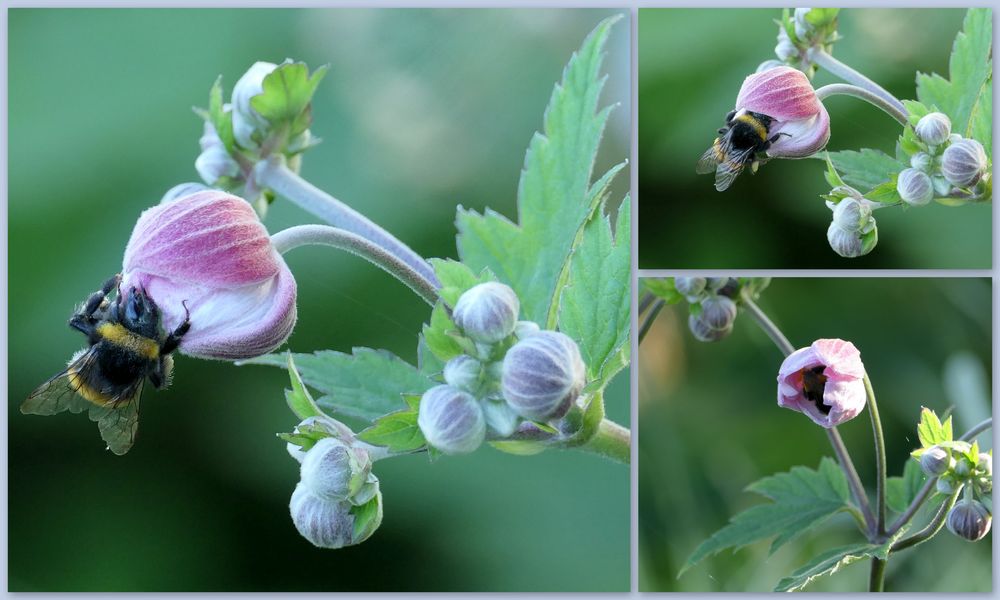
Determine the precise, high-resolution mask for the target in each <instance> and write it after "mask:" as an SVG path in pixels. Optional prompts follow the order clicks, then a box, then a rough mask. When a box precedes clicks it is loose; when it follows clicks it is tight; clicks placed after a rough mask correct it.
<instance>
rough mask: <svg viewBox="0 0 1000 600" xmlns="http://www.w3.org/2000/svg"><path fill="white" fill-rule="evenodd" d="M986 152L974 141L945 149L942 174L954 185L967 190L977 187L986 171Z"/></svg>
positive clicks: (969, 140) (963, 141)
mask: <svg viewBox="0 0 1000 600" xmlns="http://www.w3.org/2000/svg"><path fill="white" fill-rule="evenodd" d="M986 162H987V158H986V150H984V149H983V145H982V144H980V143H979V142H977V141H976V140H973V139H962V140H959V141H958V142H955V143H953V144H951V145H950V146H948V147H947V148H945V151H944V154H943V155H942V157H941V174H942V175H944V178H945V179H947V180H948V181H949V182H950V183H951V184H952V185H955V186H958V187H961V188H967V187H970V186H972V185H975V184H976V183H977V182H978V181H979V178H980V177H982V174H983V171H984V170H985V169H986Z"/></svg>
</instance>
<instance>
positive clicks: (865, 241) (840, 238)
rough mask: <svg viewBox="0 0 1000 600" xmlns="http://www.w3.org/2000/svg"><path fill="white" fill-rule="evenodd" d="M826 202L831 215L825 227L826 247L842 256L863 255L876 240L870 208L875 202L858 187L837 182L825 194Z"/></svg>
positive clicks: (873, 245) (854, 256) (876, 227)
mask: <svg viewBox="0 0 1000 600" xmlns="http://www.w3.org/2000/svg"><path fill="white" fill-rule="evenodd" d="M826 197H827V198H829V200H827V203H826V205H827V206H828V207H829V208H830V210H831V211H833V219H832V220H831V222H830V227H829V228H828V229H827V230H826V239H827V241H828V242H829V243H830V248H832V249H833V251H834V252H836V253H837V254H839V255H840V256H843V257H844V258H857V257H859V256H864V255H865V254H868V253H869V252H871V251H872V249H873V248H875V245H876V244H877V243H878V226H877V224H876V223H875V217H874V216H873V215H872V210H873V209H874V208H877V206H878V205H877V204H876V203H875V202H871V201H869V200H867V199H865V197H864V196H862V195H861V192H859V191H858V190H856V189H854V188H852V187H850V186H847V185H841V186H837V187H835V188H834V189H833V190H832V191H831V192H830V194H829V195H828V196H826Z"/></svg>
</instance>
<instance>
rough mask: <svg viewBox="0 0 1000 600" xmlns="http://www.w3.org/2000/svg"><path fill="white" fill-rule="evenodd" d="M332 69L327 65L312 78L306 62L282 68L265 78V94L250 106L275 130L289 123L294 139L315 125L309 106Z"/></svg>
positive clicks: (257, 97)
mask: <svg viewBox="0 0 1000 600" xmlns="http://www.w3.org/2000/svg"><path fill="white" fill-rule="evenodd" d="M328 69H329V67H327V66H325V65H324V66H322V67H320V68H318V69H316V70H315V71H313V74H312V75H311V76H310V75H309V68H308V67H306V65H305V63H293V62H286V63H283V64H281V65H278V68H276V69H275V70H273V71H271V72H270V73H268V75H267V77H265V78H264V82H263V88H264V91H263V92H262V93H260V94H258V95H256V96H254V97H253V98H251V99H250V106H252V107H253V109H254V110H255V111H257V114H259V115H260V116H262V117H264V119H266V120H267V122H268V123H270V124H271V126H272V127H278V126H280V125H282V124H287V125H288V128H289V135H290V136H291V137H294V136H296V135H299V134H300V133H302V132H303V131H305V130H306V129H308V128H309V125H310V123H312V115H311V111H310V110H309V104H310V102H312V97H313V94H314V93H316V87H317V86H319V82H320V81H321V80H322V79H323V76H324V75H326V72H327V70H328Z"/></svg>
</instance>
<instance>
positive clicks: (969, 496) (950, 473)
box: [919, 442, 993, 542]
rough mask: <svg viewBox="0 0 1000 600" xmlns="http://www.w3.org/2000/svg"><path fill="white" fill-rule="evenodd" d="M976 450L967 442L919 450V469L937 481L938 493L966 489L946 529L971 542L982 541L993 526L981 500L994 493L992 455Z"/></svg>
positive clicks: (987, 508)
mask: <svg viewBox="0 0 1000 600" xmlns="http://www.w3.org/2000/svg"><path fill="white" fill-rule="evenodd" d="M976 450H977V448H976V447H975V446H973V445H971V444H969V443H968V442H949V443H948V444H946V445H938V446H931V447H930V448H926V449H924V450H921V451H919V460H920V468H921V470H923V471H924V473H926V474H927V475H928V476H930V477H937V478H938V479H937V484H936V489H937V491H938V492H939V493H941V494H948V495H950V494H954V493H958V492H959V491H961V490H962V489H963V487H964V489H965V497H964V498H963V499H961V500H959V501H958V502H957V503H956V504H955V506H953V507H952V508H951V510H950V511H949V513H948V520H947V526H948V530H949V531H951V532H952V533H954V534H955V535H957V536H959V537H961V538H963V539H966V540H969V541H972V542H974V541H977V540H980V539H982V538H983V536H985V535H986V534H987V533H989V530H990V527H991V525H992V515H991V512H990V509H989V507H987V506H986V505H985V504H984V503H983V502H981V501H980V500H981V499H982V498H983V497H988V496H990V494H991V493H992V491H993V455H992V453H990V452H976Z"/></svg>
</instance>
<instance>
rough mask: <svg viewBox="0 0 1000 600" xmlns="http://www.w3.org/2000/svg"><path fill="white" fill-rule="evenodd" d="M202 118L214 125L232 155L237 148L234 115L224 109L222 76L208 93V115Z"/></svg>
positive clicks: (203, 115) (227, 150)
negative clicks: (234, 134)
mask: <svg viewBox="0 0 1000 600" xmlns="http://www.w3.org/2000/svg"><path fill="white" fill-rule="evenodd" d="M202 117H203V118H207V119H208V121H209V122H210V123H211V124H212V127H214V128H215V133H216V134H217V135H218V136H219V139H220V140H222V145H223V146H225V148H226V152H228V153H229V154H230V155H232V154H233V149H234V148H235V147H236V138H235V137H233V115H232V113H229V112H226V111H225V109H224V108H223V102H222V75H219V76H218V77H217V78H216V79H215V83H213V84H212V89H211V90H210V91H209V92H208V113H207V114H202Z"/></svg>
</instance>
